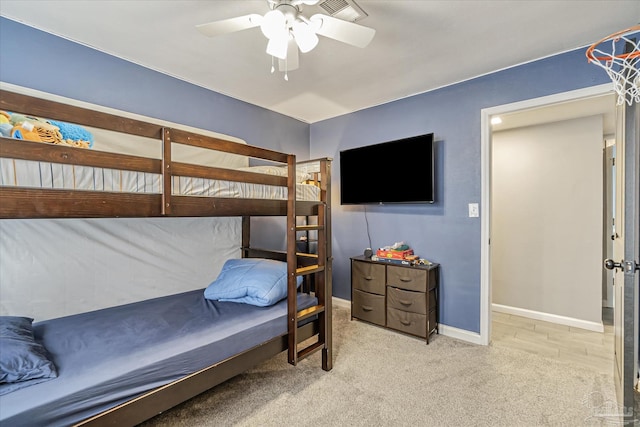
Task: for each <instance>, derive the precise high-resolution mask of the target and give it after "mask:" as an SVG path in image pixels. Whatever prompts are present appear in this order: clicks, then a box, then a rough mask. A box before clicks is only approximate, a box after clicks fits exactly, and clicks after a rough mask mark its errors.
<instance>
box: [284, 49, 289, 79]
mask: <svg viewBox="0 0 640 427" xmlns="http://www.w3.org/2000/svg"><path fill="white" fill-rule="evenodd" d="M284 80H285V81H287V82H288V81H289V55H287V56H285V58H284Z"/></svg>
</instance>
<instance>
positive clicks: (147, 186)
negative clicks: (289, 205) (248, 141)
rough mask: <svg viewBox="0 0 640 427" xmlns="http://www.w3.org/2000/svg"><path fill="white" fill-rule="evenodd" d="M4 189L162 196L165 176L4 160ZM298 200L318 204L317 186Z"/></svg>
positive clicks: (193, 181) (218, 192)
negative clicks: (6, 187) (21, 188)
mask: <svg viewBox="0 0 640 427" xmlns="http://www.w3.org/2000/svg"><path fill="white" fill-rule="evenodd" d="M243 169H244V170H247V168H243ZM249 169H250V168H249ZM171 184H172V185H171V187H172V194H173V195H177V196H206V197H221V198H241V199H277V200H286V199H287V188H286V187H280V186H275V185H266V184H254V183H247V182H236V181H223V180H213V179H206V178H192V177H182V176H174V177H172V183H171ZM0 186H10V187H29V188H44V189H59V190H86V191H107V192H116V193H147V194H149V193H151V194H160V193H162V176H161V175H160V174H154V173H145V172H136V171H126V170H118V169H106V168H98V167H89V166H78V165H66V164H60V163H49V162H39V161H31V160H17V159H7V158H1V159H0ZM296 199H297V200H304V201H317V200H319V199H320V188H319V187H318V186H316V185H313V184H305V183H298V184H297V185H296Z"/></svg>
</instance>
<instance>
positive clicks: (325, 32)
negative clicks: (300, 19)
mask: <svg viewBox="0 0 640 427" xmlns="http://www.w3.org/2000/svg"><path fill="white" fill-rule="evenodd" d="M310 20H311V22H312V23H314V24H315V25H317V26H318V30H317V31H316V33H317V34H320V35H321V36H325V37H329V38H330V39H334V40H337V41H339V42H343V43H347V44H350V45H352V46H355V47H367V45H368V44H369V43H371V40H373V36H375V34H376V30H374V29H373V28H369V27H364V26H362V25H359V24H354V23H353V22H348V21H343V20H342V19H338V18H334V17H332V16H329V15H323V14H321V13H318V14H315V15H313V16H312V17H311V18H310Z"/></svg>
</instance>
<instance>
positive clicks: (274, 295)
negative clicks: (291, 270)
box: [204, 258, 302, 307]
mask: <svg viewBox="0 0 640 427" xmlns="http://www.w3.org/2000/svg"><path fill="white" fill-rule="evenodd" d="M301 283H302V277H298V286H300V284H301ZM286 296H287V264H286V263H285V262H281V261H274V260H270V259H259V258H242V259H230V260H227V262H225V263H224V266H223V267H222V271H221V272H220V275H219V276H218V278H217V279H216V280H214V281H213V282H212V283H211V284H210V285H209V286H208V287H207V289H205V290H204V297H205V298H207V299H211V300H218V301H231V302H239V303H245V304H251V305H257V306H259V307H267V306H270V305H273V304H275V303H277V302H278V301H280V300H281V299H283V298H286Z"/></svg>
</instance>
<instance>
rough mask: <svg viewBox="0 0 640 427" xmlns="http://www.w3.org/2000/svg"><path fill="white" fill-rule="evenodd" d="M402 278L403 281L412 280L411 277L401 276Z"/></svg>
mask: <svg viewBox="0 0 640 427" xmlns="http://www.w3.org/2000/svg"><path fill="white" fill-rule="evenodd" d="M400 280H401V281H402V282H410V281H411V277H401V278H400Z"/></svg>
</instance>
